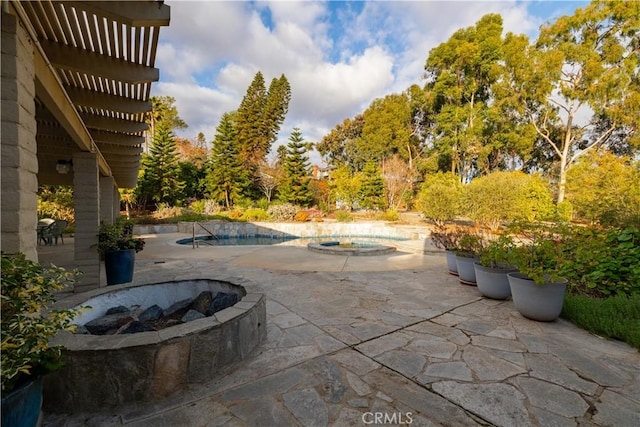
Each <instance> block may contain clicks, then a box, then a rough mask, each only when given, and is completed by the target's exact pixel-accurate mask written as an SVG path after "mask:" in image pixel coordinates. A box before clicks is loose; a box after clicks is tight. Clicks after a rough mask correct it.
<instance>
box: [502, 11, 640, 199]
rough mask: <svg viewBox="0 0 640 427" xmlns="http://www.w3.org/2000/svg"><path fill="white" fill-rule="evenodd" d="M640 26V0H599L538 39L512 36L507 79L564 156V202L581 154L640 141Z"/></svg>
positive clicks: (560, 171) (523, 110)
mask: <svg viewBox="0 0 640 427" xmlns="http://www.w3.org/2000/svg"><path fill="white" fill-rule="evenodd" d="M639 29H640V2H609V1H594V2H593V3H591V4H589V5H588V6H587V7H585V8H583V9H577V10H576V12H575V13H574V14H573V15H571V16H563V17H561V18H559V19H558V20H556V21H555V22H553V23H550V24H547V25H544V26H543V27H542V28H541V31H540V35H539V37H538V40H537V42H536V43H535V45H530V44H529V43H528V40H527V39H526V37H524V36H513V35H511V36H508V40H507V43H506V45H505V48H506V55H505V65H506V70H507V72H508V74H507V77H506V78H507V79H508V83H509V85H510V87H511V90H512V93H513V94H514V95H515V96H517V97H518V100H519V103H520V105H521V107H520V114H521V116H522V117H524V118H526V119H527V120H528V121H529V122H530V123H531V125H532V126H533V127H534V129H535V132H536V134H537V136H538V138H539V141H540V144H541V145H543V146H544V148H546V149H547V151H549V152H551V153H552V154H553V157H554V159H555V160H556V161H557V162H558V168H557V185H558V193H557V201H558V202H562V201H563V200H564V197H565V187H566V180H567V171H568V169H569V168H570V167H571V166H572V165H573V164H574V163H575V162H576V160H577V159H578V158H580V156H582V155H584V154H585V153H587V152H589V151H591V150H593V149H595V148H597V147H603V146H605V147H606V146H608V145H609V144H613V143H617V144H619V143H620V141H621V140H622V141H623V143H625V144H628V145H629V146H637V145H638V143H639V142H640V136H639V135H638V127H639V124H640V78H639V77H638V70H639V67H640V30H639ZM613 136H616V138H613Z"/></svg>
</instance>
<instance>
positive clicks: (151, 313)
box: [138, 304, 164, 322]
mask: <svg viewBox="0 0 640 427" xmlns="http://www.w3.org/2000/svg"><path fill="white" fill-rule="evenodd" d="M163 312H164V310H163V309H162V307H160V306H159V305H157V304H154V305H152V306H151V307H149V308H147V309H146V310H145V311H143V312H142V313H141V314H140V316H138V320H139V321H141V322H149V321H153V320H158V319H159V318H161V317H162V313H163Z"/></svg>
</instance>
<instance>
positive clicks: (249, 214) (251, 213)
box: [240, 208, 270, 221]
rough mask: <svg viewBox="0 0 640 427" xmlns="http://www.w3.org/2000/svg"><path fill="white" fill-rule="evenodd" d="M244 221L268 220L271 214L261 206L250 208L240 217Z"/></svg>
mask: <svg viewBox="0 0 640 427" xmlns="http://www.w3.org/2000/svg"><path fill="white" fill-rule="evenodd" d="M240 219H241V220H243V221H268V220H269V219H270V218H269V214H268V213H267V212H266V211H265V210H264V209H261V208H249V209H247V210H246V211H244V213H243V214H242V216H241V217H240Z"/></svg>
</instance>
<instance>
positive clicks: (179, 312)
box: [162, 298, 191, 318]
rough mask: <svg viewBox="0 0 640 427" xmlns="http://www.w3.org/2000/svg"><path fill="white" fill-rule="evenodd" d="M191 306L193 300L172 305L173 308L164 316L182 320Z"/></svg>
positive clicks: (166, 311) (168, 309)
mask: <svg viewBox="0 0 640 427" xmlns="http://www.w3.org/2000/svg"><path fill="white" fill-rule="evenodd" d="M190 305H191V299H190V298H187V299H183V300H182V301H178V302H176V303H174V304H173V305H171V307H169V308H167V309H166V310H165V311H164V313H162V315H163V316H164V317H175V318H180V317H182V316H183V315H184V313H186V312H187V310H188V308H189V306H190Z"/></svg>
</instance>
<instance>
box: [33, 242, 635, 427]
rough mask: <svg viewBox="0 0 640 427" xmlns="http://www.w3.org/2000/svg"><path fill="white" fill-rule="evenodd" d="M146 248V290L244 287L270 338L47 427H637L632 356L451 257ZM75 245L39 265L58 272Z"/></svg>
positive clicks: (139, 266)
mask: <svg viewBox="0 0 640 427" xmlns="http://www.w3.org/2000/svg"><path fill="white" fill-rule="evenodd" d="M145 237H148V239H147V246H146V248H145V250H144V251H143V252H140V253H139V254H138V256H137V261H136V271H135V277H136V278H142V277H144V278H145V279H148V278H150V277H151V278H157V281H158V282H163V281H167V280H176V279H189V278H216V277H228V276H235V277H242V278H244V279H248V280H250V281H251V282H253V284H252V285H250V286H245V287H247V291H248V292H260V293H264V294H266V296H267V324H268V337H267V340H266V341H265V342H264V343H263V345H261V346H260V347H259V348H258V349H257V351H256V352H255V353H254V354H253V355H252V356H251V357H250V358H249V359H248V360H246V361H245V362H244V363H243V364H242V365H241V366H237V369H235V370H234V371H233V372H231V373H230V374H228V375H227V376H225V377H224V378H223V379H222V380H220V381H217V382H212V383H205V384H201V385H198V386H195V387H191V388H190V389H189V391H188V392H187V393H183V394H180V395H177V396H175V397H173V398H170V399H169V400H164V401H159V402H156V403H154V404H148V405H131V406H127V407H122V408H121V409H120V410H119V411H117V413H109V414H72V415H69V414H67V415H59V414H45V417H44V423H43V425H44V426H81V425H82V426H85V425H89V426H111V425H130V426H154V427H161V426H175V425H183V426H298V425H301V426H366V425H412V426H437V425H443V426H471V425H483V426H484V425H497V426H574V425H580V426H640V354H639V353H638V351H637V350H635V349H633V348H631V347H630V346H628V345H626V344H624V343H621V342H617V341H611V340H606V339H602V338H600V337H597V336H594V335H592V334H590V333H588V332H586V331H584V330H582V329H579V328H577V327H576V326H574V325H572V324H570V323H568V322H566V321H564V320H557V321H554V322H550V323H541V322H535V321H531V320H527V319H525V318H523V317H522V316H521V315H520V314H518V312H517V311H516V310H515V308H514V306H513V303H512V302H511V301H494V300H489V299H485V298H483V297H481V296H480V294H479V292H478V291H477V289H476V288H475V287H471V286H465V285H461V284H459V282H458V280H457V278H456V277H454V276H451V275H449V274H447V272H446V262H445V258H444V256H443V255H440V254H433V253H430V254H426V255H425V254H421V253H409V252H397V253H395V254H391V255H385V256H378V257H345V256H335V255H322V254H314V253H311V252H308V251H307V250H306V248H300V247H290V246H262V247H257V246H252V247H248V246H246V247H240V246H239V247H218V248H212V247H207V248H204V247H201V248H198V249H192V248H191V247H190V246H178V245H176V244H175V243H174V242H175V240H177V239H178V238H180V237H185V236H184V235H182V234H167V235H149V236H145ZM67 240H70V239H67ZM424 244H425V243H424V241H413V242H406V243H405V244H404V248H405V249H412V251H413V252H421V251H420V249H421V248H423V247H424ZM72 247H73V246H72V244H71V245H69V244H65V248H64V249H62V248H56V249H55V250H54V249H50V248H48V247H47V248H42V252H41V255H40V259H41V261H46V260H48V259H51V260H53V261H57V264H58V265H64V264H65V262H68V261H69V259H70V255H67V258H65V255H64V253H65V251H67V252H69V253H70V252H72V250H71V248H72ZM427 249H429V248H427ZM134 280H135V279H134Z"/></svg>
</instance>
